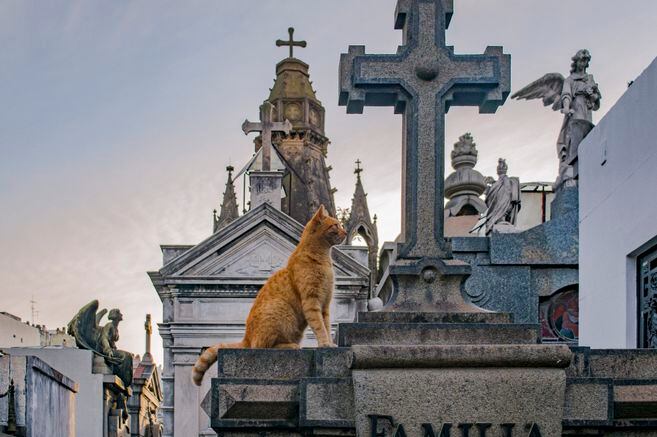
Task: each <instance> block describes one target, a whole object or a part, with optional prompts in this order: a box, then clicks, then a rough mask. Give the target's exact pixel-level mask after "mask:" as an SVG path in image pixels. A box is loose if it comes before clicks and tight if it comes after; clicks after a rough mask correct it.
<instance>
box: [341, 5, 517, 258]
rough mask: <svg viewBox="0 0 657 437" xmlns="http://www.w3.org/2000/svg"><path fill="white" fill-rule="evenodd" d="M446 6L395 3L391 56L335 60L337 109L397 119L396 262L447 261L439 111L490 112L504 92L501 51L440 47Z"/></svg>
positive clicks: (355, 52)
mask: <svg viewBox="0 0 657 437" xmlns="http://www.w3.org/2000/svg"><path fill="white" fill-rule="evenodd" d="M452 11H453V2H452V0H398V2H397V10H396V12H395V16H396V20H395V28H396V29H402V32H403V45H402V46H401V47H399V48H398V50H397V53H396V54H394V55H393V54H391V55H371V54H365V47H364V46H349V51H348V53H345V54H342V55H341V57H340V96H339V104H340V105H344V106H346V107H347V112H348V113H362V112H363V108H364V107H365V106H394V109H395V112H396V113H401V114H403V140H402V146H403V151H402V163H403V169H402V211H403V212H402V231H401V236H402V239H401V241H402V243H401V244H400V246H399V247H398V254H397V256H398V258H408V259H418V258H424V257H430V258H438V259H449V258H450V257H451V253H450V252H451V251H450V247H449V244H448V243H447V242H446V241H445V239H444V237H443V235H444V233H443V220H444V217H443V209H444V208H443V202H444V189H443V184H444V154H445V152H444V140H445V113H446V112H447V111H448V109H449V108H450V106H479V112H481V113H492V112H495V110H496V109H497V107H498V106H500V105H501V104H502V103H504V101H505V100H506V97H507V95H508V94H509V91H510V75H511V72H510V64H511V56H510V55H506V54H503V52H502V47H488V48H486V51H485V52H484V54H483V55H455V54H454V51H453V47H449V46H446V45H445V30H446V28H447V26H448V25H449V21H450V18H451V16H452Z"/></svg>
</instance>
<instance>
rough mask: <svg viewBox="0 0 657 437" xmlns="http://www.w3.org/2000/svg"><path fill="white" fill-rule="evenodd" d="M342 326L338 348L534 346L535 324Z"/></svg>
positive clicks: (346, 324)
mask: <svg viewBox="0 0 657 437" xmlns="http://www.w3.org/2000/svg"><path fill="white" fill-rule="evenodd" d="M381 325H383V324H378V323H344V324H343V323H341V324H340V325H339V326H338V345H339V346H354V345H359V344H370V345H386V344H394V345H420V344H496V343H498V342H504V343H512V344H536V343H537V342H538V340H539V337H538V335H539V333H538V327H537V325H522V324H505V323H495V324H489V325H486V324H483V323H392V324H389V325H385V327H382V326H381Z"/></svg>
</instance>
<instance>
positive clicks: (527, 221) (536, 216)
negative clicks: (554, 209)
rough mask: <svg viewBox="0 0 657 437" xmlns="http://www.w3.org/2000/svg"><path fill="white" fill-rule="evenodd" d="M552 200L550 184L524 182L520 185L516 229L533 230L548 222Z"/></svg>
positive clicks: (552, 193)
mask: <svg viewBox="0 0 657 437" xmlns="http://www.w3.org/2000/svg"><path fill="white" fill-rule="evenodd" d="M553 200H554V190H553V188H552V183H551V182H524V183H521V184H520V202H521V203H520V212H518V221H517V222H516V227H517V228H518V229H519V230H525V229H529V228H533V227H534V226H537V225H540V224H541V223H545V222H546V221H548V220H550V212H551V211H550V205H551V204H552V201H553Z"/></svg>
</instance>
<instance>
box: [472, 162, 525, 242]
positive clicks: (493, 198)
mask: <svg viewBox="0 0 657 437" xmlns="http://www.w3.org/2000/svg"><path fill="white" fill-rule="evenodd" d="M507 170H508V166H507V164H506V160H504V159H502V158H500V159H499V160H498V164H497V175H498V179H497V181H496V180H495V179H493V178H492V177H490V176H488V177H487V178H486V179H485V180H484V181H485V182H486V185H487V187H486V191H485V192H484V195H485V196H486V206H487V207H488V208H487V209H486V212H485V213H484V215H483V218H482V220H480V221H479V223H477V225H476V226H475V227H474V228H473V229H472V231H470V232H475V231H478V230H479V229H481V228H482V227H484V226H485V227H486V235H490V234H491V233H492V232H493V230H494V228H495V226H497V225H515V224H516V221H517V217H518V211H520V184H519V181H518V178H515V177H514V178H510V177H508V176H507V174H506V173H507Z"/></svg>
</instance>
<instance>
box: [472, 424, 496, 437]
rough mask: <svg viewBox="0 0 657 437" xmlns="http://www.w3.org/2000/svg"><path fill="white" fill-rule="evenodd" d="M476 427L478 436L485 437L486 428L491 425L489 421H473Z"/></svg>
mask: <svg viewBox="0 0 657 437" xmlns="http://www.w3.org/2000/svg"><path fill="white" fill-rule="evenodd" d="M475 426H476V427H477V429H479V437H486V430H487V429H488V428H490V427H491V426H493V425H492V424H490V423H475Z"/></svg>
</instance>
